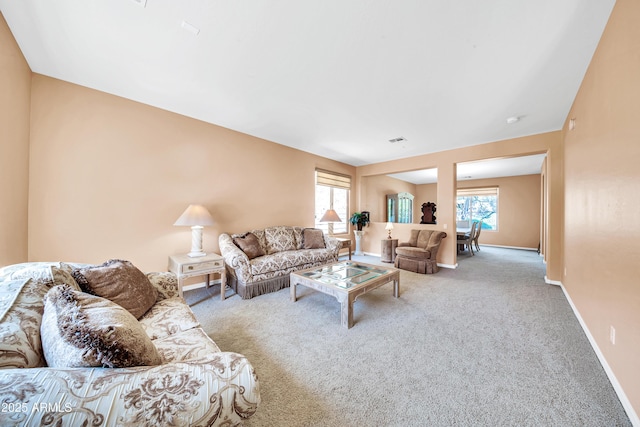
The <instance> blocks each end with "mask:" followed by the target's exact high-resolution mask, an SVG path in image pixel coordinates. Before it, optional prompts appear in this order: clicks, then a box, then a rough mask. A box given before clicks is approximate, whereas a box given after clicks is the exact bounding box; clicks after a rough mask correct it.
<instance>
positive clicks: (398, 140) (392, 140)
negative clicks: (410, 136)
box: [389, 136, 407, 144]
mask: <svg viewBox="0 0 640 427" xmlns="http://www.w3.org/2000/svg"><path fill="white" fill-rule="evenodd" d="M406 141H407V139H406V138H405V137H404V136H399V137H397V138H393V139H390V140H389V142H390V143H392V144H397V143H399V142H406Z"/></svg>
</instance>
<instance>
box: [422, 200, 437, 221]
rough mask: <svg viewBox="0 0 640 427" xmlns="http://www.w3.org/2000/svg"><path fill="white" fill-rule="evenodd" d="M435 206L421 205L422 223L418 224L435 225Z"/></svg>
mask: <svg viewBox="0 0 640 427" xmlns="http://www.w3.org/2000/svg"><path fill="white" fill-rule="evenodd" d="M435 212H436V204H435V203H431V202H427V203H423V204H422V218H421V219H422V221H420V224H436V216H435V215H434V213H435Z"/></svg>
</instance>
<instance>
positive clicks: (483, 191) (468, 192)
mask: <svg viewBox="0 0 640 427" xmlns="http://www.w3.org/2000/svg"><path fill="white" fill-rule="evenodd" d="M457 193H458V196H497V195H498V187H483V188H458V191H457Z"/></svg>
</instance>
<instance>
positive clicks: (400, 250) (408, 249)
mask: <svg viewBox="0 0 640 427" xmlns="http://www.w3.org/2000/svg"><path fill="white" fill-rule="evenodd" d="M396 254H397V255H402V256H406V257H409V258H418V259H430V258H431V251H430V250H428V249H423V248H416V247H412V246H398V247H397V248H396Z"/></svg>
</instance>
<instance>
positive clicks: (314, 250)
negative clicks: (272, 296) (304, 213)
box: [218, 226, 341, 299]
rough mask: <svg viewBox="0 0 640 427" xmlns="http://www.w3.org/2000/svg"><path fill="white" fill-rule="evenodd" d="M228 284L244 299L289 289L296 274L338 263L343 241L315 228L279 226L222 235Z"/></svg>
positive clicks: (221, 247)
mask: <svg viewBox="0 0 640 427" xmlns="http://www.w3.org/2000/svg"><path fill="white" fill-rule="evenodd" d="M218 240H219V244H220V252H221V254H222V256H223V257H224V260H225V263H226V266H227V272H228V274H227V283H228V284H229V285H230V286H231V287H233V288H234V289H235V290H236V292H237V293H238V295H240V297H242V298H243V299H249V298H253V297H255V296H258V295H262V294H264V293H268V292H275V291H278V290H280V289H283V288H285V287H288V286H289V275H290V274H291V272H293V271H297V270H301V269H304V268H310V267H315V266H317V265H323V264H329V263H332V262H336V261H337V260H338V252H339V251H340V246H341V245H340V241H338V239H336V238H334V237H331V236H328V235H326V234H324V235H323V234H322V231H320V230H318V229H312V228H304V227H292V226H275V227H268V228H265V229H256V230H251V231H249V232H246V233H240V234H232V235H231V234H228V233H222V234H220V236H219V239H218Z"/></svg>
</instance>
